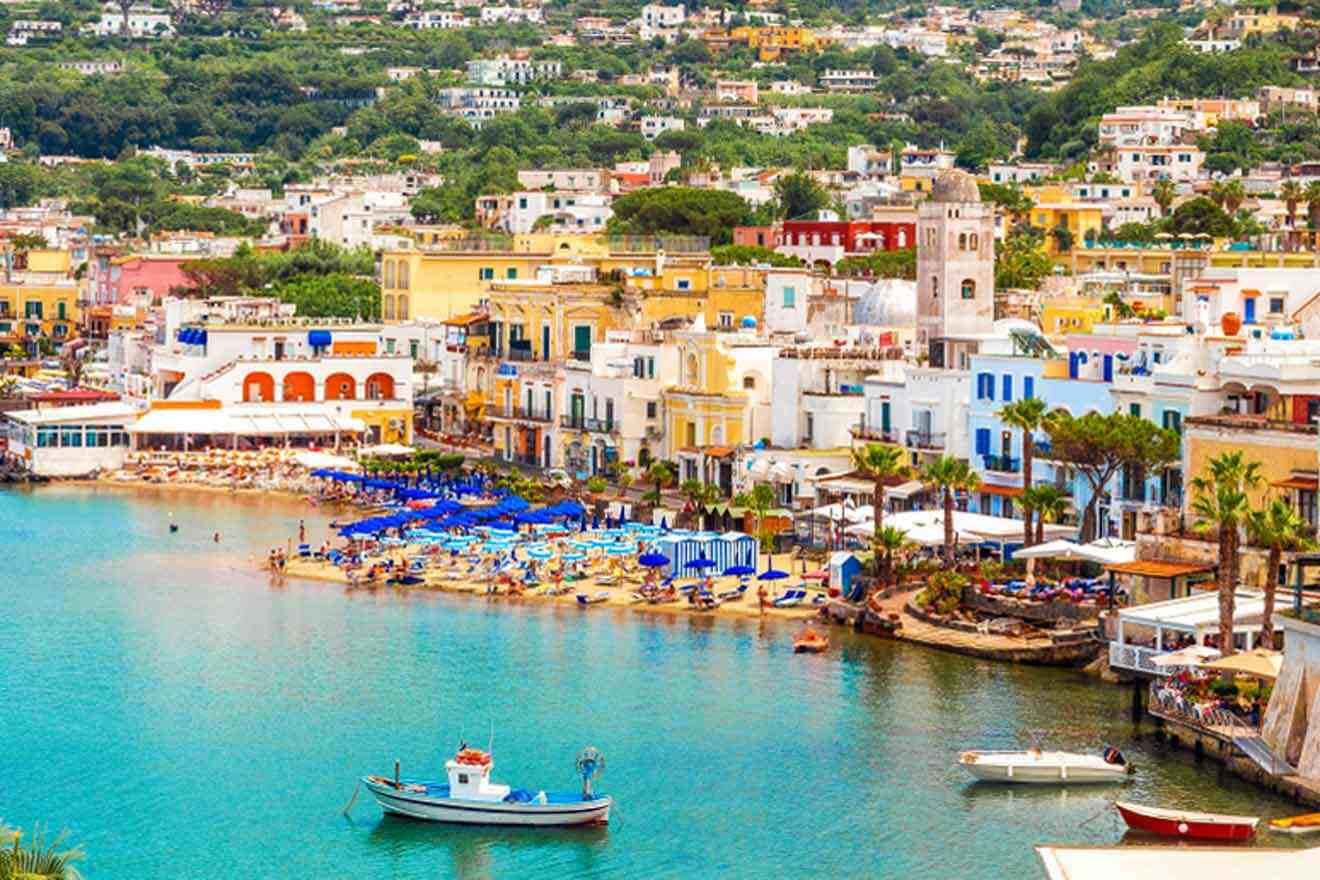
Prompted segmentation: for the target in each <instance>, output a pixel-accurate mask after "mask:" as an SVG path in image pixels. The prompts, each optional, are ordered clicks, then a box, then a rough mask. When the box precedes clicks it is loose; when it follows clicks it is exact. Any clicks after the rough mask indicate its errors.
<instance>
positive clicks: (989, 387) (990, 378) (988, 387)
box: [985, 373, 995, 400]
mask: <svg viewBox="0 0 1320 880" xmlns="http://www.w3.org/2000/svg"><path fill="white" fill-rule="evenodd" d="M985 397H986V400H994V399H995V376H994V374H993V373H986V374H985Z"/></svg>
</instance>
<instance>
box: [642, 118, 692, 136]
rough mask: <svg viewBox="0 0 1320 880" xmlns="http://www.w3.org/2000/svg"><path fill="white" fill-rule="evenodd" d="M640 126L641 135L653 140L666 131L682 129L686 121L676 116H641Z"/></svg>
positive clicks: (685, 125)
mask: <svg viewBox="0 0 1320 880" xmlns="http://www.w3.org/2000/svg"><path fill="white" fill-rule="evenodd" d="M641 128H642V137H644V138H646V139H647V140H648V141H653V140H655V139H656V138H658V137H659V136H660V135H662V134H664V133H665V132H667V131H682V130H683V129H685V128H687V123H686V122H684V121H683V119H682V118H681V117H678V116H643V117H642V121H641Z"/></svg>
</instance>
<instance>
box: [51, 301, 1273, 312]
mask: <svg viewBox="0 0 1320 880" xmlns="http://www.w3.org/2000/svg"><path fill="white" fill-rule="evenodd" d="M1270 314H1271V315H1281V314H1283V297H1281V296H1272V297H1270ZM60 317H63V315H61V316H60Z"/></svg>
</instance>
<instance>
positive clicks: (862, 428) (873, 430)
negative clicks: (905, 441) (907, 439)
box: [852, 422, 898, 443]
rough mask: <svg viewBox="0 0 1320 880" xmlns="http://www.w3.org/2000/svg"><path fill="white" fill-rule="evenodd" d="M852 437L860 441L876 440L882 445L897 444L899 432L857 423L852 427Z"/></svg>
mask: <svg viewBox="0 0 1320 880" xmlns="http://www.w3.org/2000/svg"><path fill="white" fill-rule="evenodd" d="M852 435H853V436H854V437H856V438H857V439H858V440H876V441H879V442H881V443H897V442H898V432H897V431H895V430H894V429H893V428H878V427H876V426H875V425H865V424H862V423H860V422H859V423H857V424H856V425H853V426H852Z"/></svg>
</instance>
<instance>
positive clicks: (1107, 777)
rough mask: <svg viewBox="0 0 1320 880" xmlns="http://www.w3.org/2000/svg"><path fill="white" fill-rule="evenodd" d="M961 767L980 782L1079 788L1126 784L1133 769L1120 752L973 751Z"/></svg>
mask: <svg viewBox="0 0 1320 880" xmlns="http://www.w3.org/2000/svg"><path fill="white" fill-rule="evenodd" d="M958 763H959V764H961V765H962V766H963V769H964V770H966V771H967V772H968V773H970V774H972V776H974V777H975V778H976V779H977V781H979V782H1016V783H1022V784H1029V785H1078V784H1084V783H1097V782H1126V781H1127V780H1128V779H1130V778H1131V775H1132V772H1133V770H1132V765H1131V764H1129V763H1128V762H1127V760H1126V759H1125V758H1124V757H1123V753H1122V752H1120V751H1119V750H1118V749H1112V748H1111V749H1105V752H1104V754H1103V755H1081V754H1077V753H1075V752H1047V751H1044V750H1042V749H1040V748H1035V747H1033V748H1030V749H1026V750H1024V751H970V752H963V753H961V754H960V755H958Z"/></svg>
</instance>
